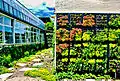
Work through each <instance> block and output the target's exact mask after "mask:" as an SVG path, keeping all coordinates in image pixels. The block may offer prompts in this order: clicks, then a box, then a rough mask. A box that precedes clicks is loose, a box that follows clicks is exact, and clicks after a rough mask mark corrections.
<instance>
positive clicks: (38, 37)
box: [36, 29, 40, 42]
mask: <svg viewBox="0 0 120 81" xmlns="http://www.w3.org/2000/svg"><path fill="white" fill-rule="evenodd" d="M36 42H40V30H39V29H37V40H36Z"/></svg>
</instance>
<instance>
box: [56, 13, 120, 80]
mask: <svg viewBox="0 0 120 81" xmlns="http://www.w3.org/2000/svg"><path fill="white" fill-rule="evenodd" d="M119 28H120V15H119V14H102V13H101V14H98V13H92V14H90V13H62V14H60V13H58V14H57V30H56V56H57V61H56V63H57V64H56V70H57V73H58V74H59V73H61V72H66V73H68V72H72V73H73V74H72V75H74V74H76V73H77V74H79V75H82V74H86V73H88V74H89V73H91V74H93V75H96V76H97V75H101V76H104V75H110V76H111V77H113V78H119V77H120V68H119V67H120V29H119ZM64 78H65V77H64Z"/></svg>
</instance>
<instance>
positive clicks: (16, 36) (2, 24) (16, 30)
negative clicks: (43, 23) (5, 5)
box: [0, 15, 44, 44]
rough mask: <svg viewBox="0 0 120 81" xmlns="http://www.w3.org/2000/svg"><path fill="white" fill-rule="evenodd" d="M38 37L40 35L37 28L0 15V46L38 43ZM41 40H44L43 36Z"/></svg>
mask: <svg viewBox="0 0 120 81" xmlns="http://www.w3.org/2000/svg"><path fill="white" fill-rule="evenodd" d="M40 35H42V34H40V29H39V28H36V27H33V26H30V25H28V24H25V23H23V22H21V21H18V20H14V19H11V18H10V17H7V16H5V15H0V44H12V43H35V42H39V43H40V41H41V39H40ZM42 38H44V37H43V35H42ZM13 40H15V41H13ZM42 41H43V39H42Z"/></svg>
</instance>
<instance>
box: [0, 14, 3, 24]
mask: <svg viewBox="0 0 120 81" xmlns="http://www.w3.org/2000/svg"><path fill="white" fill-rule="evenodd" d="M0 23H1V24H3V16H2V15H0Z"/></svg>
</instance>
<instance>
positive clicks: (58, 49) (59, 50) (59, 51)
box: [56, 43, 69, 53]
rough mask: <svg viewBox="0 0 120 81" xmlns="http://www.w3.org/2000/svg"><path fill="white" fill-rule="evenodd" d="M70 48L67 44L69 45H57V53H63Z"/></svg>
mask: <svg viewBox="0 0 120 81" xmlns="http://www.w3.org/2000/svg"><path fill="white" fill-rule="evenodd" d="M68 47H69V44H67V43H64V44H59V45H56V52H57V53H62V51H63V50H65V49H66V48H68Z"/></svg>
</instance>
